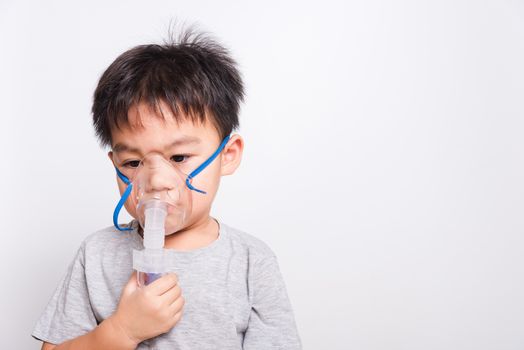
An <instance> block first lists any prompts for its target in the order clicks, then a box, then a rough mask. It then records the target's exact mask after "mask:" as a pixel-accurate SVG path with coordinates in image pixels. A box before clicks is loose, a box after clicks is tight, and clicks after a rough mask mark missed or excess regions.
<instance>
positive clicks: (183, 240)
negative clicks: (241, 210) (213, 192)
mask: <svg viewBox="0 0 524 350" xmlns="http://www.w3.org/2000/svg"><path fill="white" fill-rule="evenodd" d="M218 231H219V224H218V222H217V221H216V220H215V219H214V218H212V217H211V216H207V217H204V218H202V219H201V220H199V221H197V222H195V223H193V224H192V225H190V226H187V227H185V228H184V229H182V230H180V231H177V232H175V233H172V234H170V235H167V236H166V238H165V244H164V248H168V249H175V250H180V251H189V250H194V249H198V248H202V247H205V246H208V245H209V244H211V243H213V242H214V241H215V240H216V239H217V238H218ZM138 232H139V234H140V236H142V237H143V230H142V228H141V227H139V230H138Z"/></svg>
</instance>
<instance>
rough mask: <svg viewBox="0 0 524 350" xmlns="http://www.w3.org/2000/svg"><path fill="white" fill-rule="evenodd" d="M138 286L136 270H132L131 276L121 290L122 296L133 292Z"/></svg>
mask: <svg viewBox="0 0 524 350" xmlns="http://www.w3.org/2000/svg"><path fill="white" fill-rule="evenodd" d="M137 288H138V281H137V279H136V271H134V270H133V272H132V273H131V277H130V278H129V280H128V281H127V283H126V285H125V286H124V289H123V290H122V296H125V295H129V294H131V293H133V292H134V291H135V290H136V289H137Z"/></svg>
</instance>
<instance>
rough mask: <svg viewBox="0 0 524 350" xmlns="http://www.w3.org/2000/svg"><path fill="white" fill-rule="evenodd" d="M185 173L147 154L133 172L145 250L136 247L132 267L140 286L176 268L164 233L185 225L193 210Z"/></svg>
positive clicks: (159, 158)
mask: <svg viewBox="0 0 524 350" xmlns="http://www.w3.org/2000/svg"><path fill="white" fill-rule="evenodd" d="M184 176H185V174H183V173H182V172H181V171H180V170H179V169H178V168H177V167H176V166H173V164H171V163H170V162H169V161H167V160H165V159H164V158H163V157H162V156H160V155H150V156H146V157H145V158H144V159H143V160H142V161H141V165H140V166H139V167H138V168H137V171H136V174H135V175H134V176H133V184H134V187H133V194H132V195H133V196H134V198H135V199H136V200H137V202H136V203H137V207H136V208H137V215H138V220H139V223H140V226H141V227H142V229H143V242H144V249H143V250H134V251H133V268H134V269H135V270H136V271H137V273H138V283H139V285H140V286H144V285H148V284H150V283H152V282H153V281H155V280H156V279H158V278H160V277H161V276H163V275H165V274H166V273H168V272H170V271H172V270H173V268H174V265H175V264H174V261H173V255H172V254H170V253H169V249H164V243H165V236H166V235H169V234H172V233H175V232H177V231H179V230H180V229H182V228H183V227H184V225H185V224H186V222H187V220H188V217H189V215H190V214H191V209H192V201H191V193H190V191H189V189H188V188H187V186H186V185H185V182H184Z"/></svg>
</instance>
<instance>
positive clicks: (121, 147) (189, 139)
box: [113, 136, 201, 153]
mask: <svg viewBox="0 0 524 350" xmlns="http://www.w3.org/2000/svg"><path fill="white" fill-rule="evenodd" d="M200 141H201V140H200V139H199V138H198V137H194V136H183V137H181V138H179V139H177V140H175V141H173V142H172V143H171V144H169V145H167V146H166V147H165V148H166V149H168V148H172V147H176V146H182V145H187V144H191V143H200ZM113 152H115V153H121V152H130V153H141V152H140V150H139V149H138V148H134V147H131V146H128V145H126V144H125V143H117V144H116V145H115V146H114V147H113Z"/></svg>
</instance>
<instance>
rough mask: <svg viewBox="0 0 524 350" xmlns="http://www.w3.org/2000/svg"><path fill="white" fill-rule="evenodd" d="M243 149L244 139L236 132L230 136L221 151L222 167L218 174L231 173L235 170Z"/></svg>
mask: <svg viewBox="0 0 524 350" xmlns="http://www.w3.org/2000/svg"><path fill="white" fill-rule="evenodd" d="M243 151H244V139H243V138H242V137H241V136H240V135H238V134H235V135H233V136H231V138H230V139H229V141H228V143H227V144H226V146H225V147H224V149H223V150H222V153H221V159H222V162H221V163H222V165H221V167H222V168H221V172H220V175H222V176H225V175H231V174H233V173H234V172H235V170H237V168H238V166H239V165H240V161H241V160H242V152H243Z"/></svg>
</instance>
